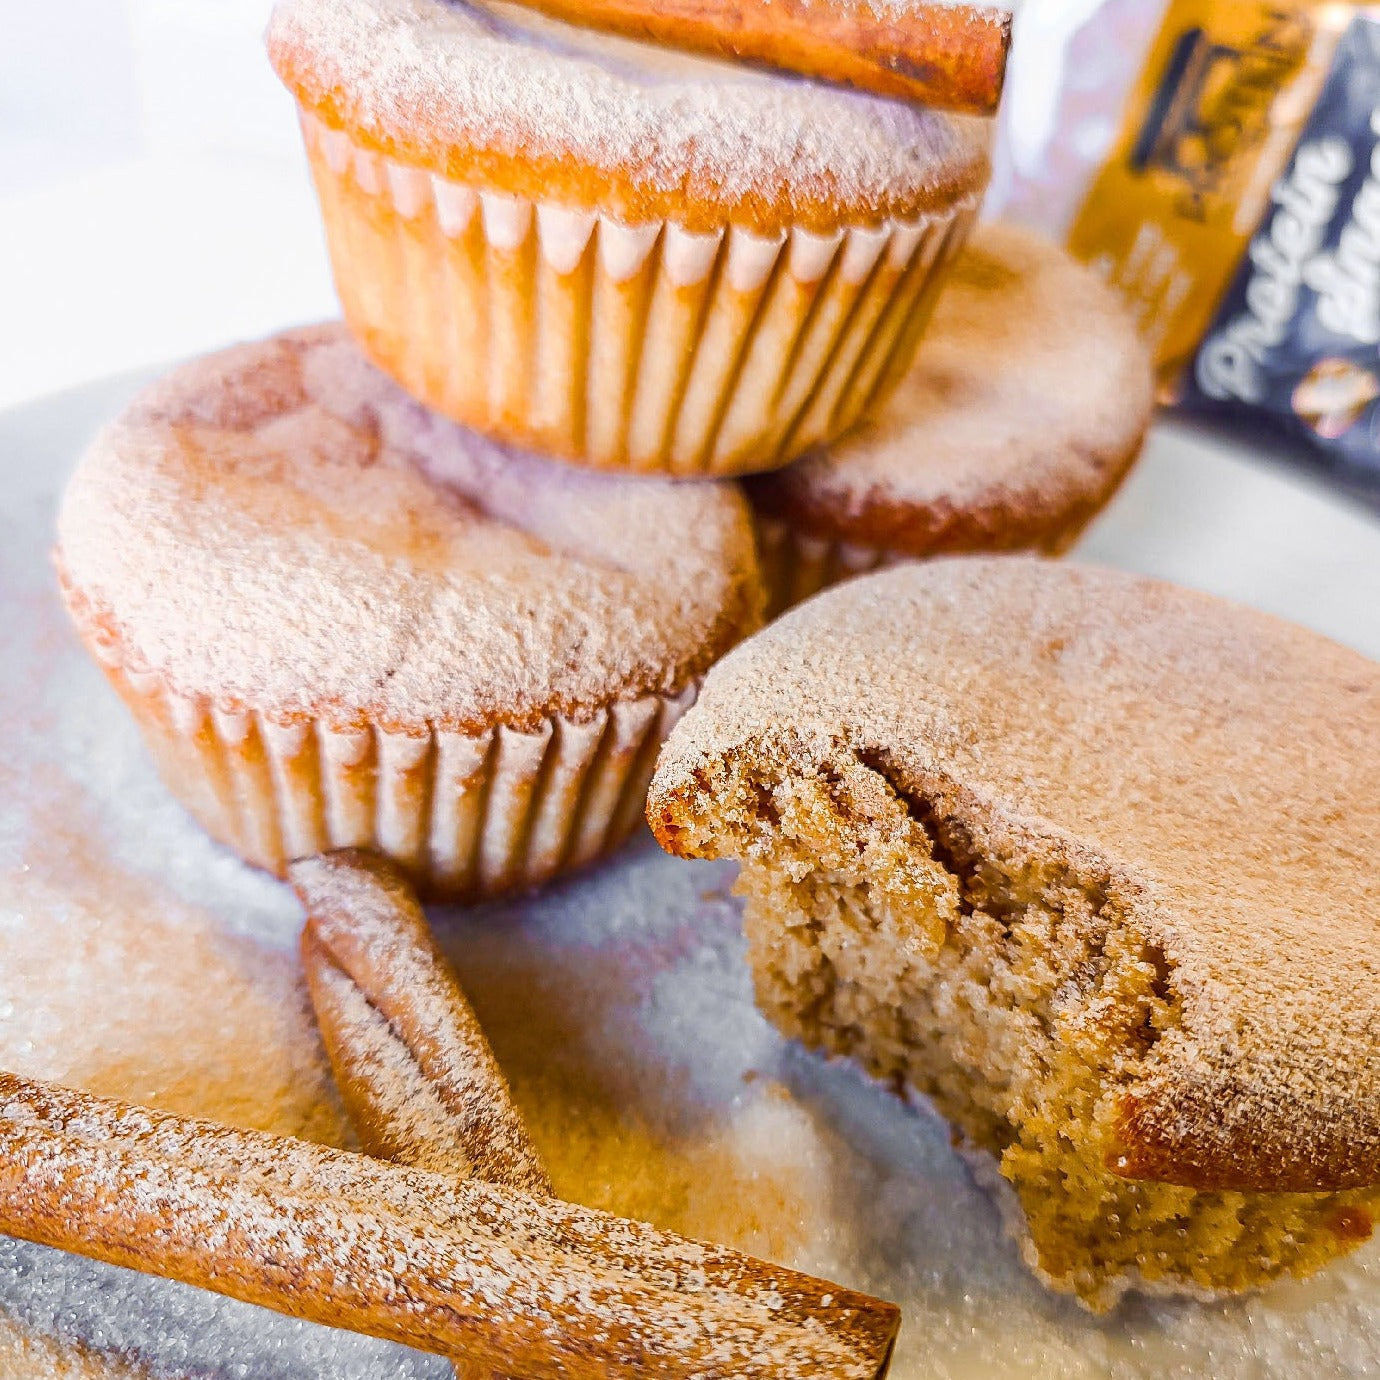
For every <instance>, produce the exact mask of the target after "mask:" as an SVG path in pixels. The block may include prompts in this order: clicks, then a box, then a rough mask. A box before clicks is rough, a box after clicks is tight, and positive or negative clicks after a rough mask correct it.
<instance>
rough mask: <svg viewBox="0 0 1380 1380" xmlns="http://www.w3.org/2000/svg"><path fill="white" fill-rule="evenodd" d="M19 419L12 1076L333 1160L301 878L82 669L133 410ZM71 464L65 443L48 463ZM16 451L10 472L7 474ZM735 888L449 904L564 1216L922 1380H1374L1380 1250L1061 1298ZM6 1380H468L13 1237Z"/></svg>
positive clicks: (403, 1355) (612, 877)
mask: <svg viewBox="0 0 1380 1380" xmlns="http://www.w3.org/2000/svg"><path fill="white" fill-rule="evenodd" d="M127 393H128V389H127V388H126V389H125V390H124V392H120V391H118V390H116V389H114V388H110V387H108V388H107V389H105V390H104V391H102V392H99V393H94V394H93V395H92V396H91V397H90V398H89V399H78V400H68V401H65V402H64V405H63V408H62V410H61V412H60V413H59V412H55V411H54V410H53V409H52V408H51V406H48V407H45V408H44V409H43V410H41V411H40V410H39V409H34V410H33V412H32V414H31V416H32V419H33V420H32V423H28V422H27V419H26V421H25V424H23V425H21V424H20V423H19V422H18V421H16V420H8V421H7V425H6V427H5V430H4V435H5V440H6V447H5V452H4V454H5V455H8V456H10V457H13V459H14V463H13V464H11V465H10V466H9V467H8V469H7V470H6V488H5V491H4V498H3V501H2V502H0V602H3V606H4V608H5V610H6V617H5V618H4V619H3V620H0V724H2V725H3V730H4V734H5V744H6V747H5V752H4V754H3V755H0V1066H4V1067H10V1068H19V1069H21V1070H22V1071H24V1072H26V1073H33V1074H35V1075H39V1076H45V1077H57V1078H62V1079H65V1080H68V1081H70V1082H72V1083H74V1084H77V1085H79V1086H82V1087H87V1088H91V1089H93V1090H96V1091H100V1092H103V1093H109V1094H112V1095H116V1096H123V1097H134V1098H139V1099H141V1100H144V1101H147V1102H150V1103H153V1104H154V1105H158V1106H165V1107H170V1108H172V1109H174V1110H177V1111H181V1112H188V1113H193V1114H198V1115H204V1116H209V1117H214V1118H217V1119H220V1120H228V1121H238V1122H240V1123H241V1124H252V1125H257V1126H261V1127H263V1128H265V1129H270V1130H275V1131H285V1132H289V1133H296V1134H305V1135H308V1136H310V1137H311V1138H313V1139H318V1140H328V1141H331V1140H338V1139H340V1138H341V1137H343V1136H344V1134H345V1131H344V1126H343V1122H342V1120H341V1114H340V1108H339V1106H338V1104H337V1103H336V1102H335V1100H334V1098H333V1096H332V1094H331V1092H330V1089H329V1082H328V1078H327V1076H326V1072H325V1067H324V1060H323V1056H322V1053H321V1050H320V1047H319V1044H318V1042H317V1040H316V1037H315V1034H314V1033H313V1031H312V1029H311V1026H310V1022H309V1018H308V1016H307V1015H306V1011H305V994H304V993H303V992H302V991H301V989H300V987H298V986H297V985H296V984H295V983H294V981H293V980H292V973H293V971H294V969H295V962H296V958H295V950H296V941H297V933H298V927H299V925H300V912H299V910H298V908H297V906H296V904H295V902H294V901H293V899H292V896H291V894H290V892H289V890H288V889H287V888H286V887H285V886H281V885H277V884H274V883H272V882H269V881H267V880H265V879H264V878H263V877H261V876H259V875H258V874H256V873H252V872H250V871H249V870H248V869H246V868H244V867H242V866H241V865H240V864H239V863H237V862H236V861H235V860H234V859H233V858H231V857H230V856H229V855H228V854H226V853H224V852H223V851H221V850H218V849H217V848H215V847H214V846H213V845H212V844H211V843H209V842H208V841H207V840H206V838H205V837H204V836H203V835H202V834H201V832H200V831H199V830H198V829H196V828H195V827H194V826H193V825H192V824H191V823H190V822H189V821H188V820H187V819H186V818H185V817H184V816H183V815H182V813H181V812H180V810H178V808H177V807H176V806H175V805H174V804H173V803H172V802H171V800H170V798H169V797H168V796H167V794H166V792H165V791H163V789H162V788H161V787H160V786H159V784H158V782H157V780H156V778H155V776H154V773H153V770H152V768H151V767H150V766H149V764H148V762H147V760H146V757H145V754H144V751H143V748H142V745H141V743H140V742H139V739H138V735H137V733H136V731H135V729H134V728H133V726H132V725H131V724H130V723H129V722H128V721H127V718H126V717H125V715H124V712H123V709H122V707H121V705H120V704H119V703H118V701H117V700H116V699H115V697H114V696H113V695H112V694H111V692H110V691H109V690H108V689H107V688H106V687H105V685H104V684H103V682H102V679H101V677H100V674H99V672H98V671H97V670H96V669H95V668H94V667H92V666H91V665H90V664H89V663H88V661H87V659H86V657H85V656H84V655H83V653H82V652H81V649H80V648H79V647H78V646H77V645H76V642H75V640H74V639H73V637H72V635H71V633H70V631H69V630H68V628H67V626H66V622H65V619H64V616H63V613H62V610H61V608H60V606H59V603H58V600H57V597H56V593H55V591H54V589H53V587H52V575H51V571H50V569H49V567H48V564H47V546H48V542H49V534H50V532H51V526H52V521H53V513H54V508H55V504H56V490H57V488H58V487H59V485H60V483H61V481H62V478H63V475H62V468H63V465H62V463H60V462H54V461H53V460H52V459H51V458H50V457H54V456H57V457H62V456H66V457H68V458H69V459H70V457H71V456H73V455H74V454H75V452H76V451H77V449H79V447H80V445H81V444H82V442H83V441H84V440H85V438H86V436H87V435H89V433H90V430H91V429H93V428H94V426H95V425H96V423H97V422H98V421H99V420H100V419H101V418H102V417H104V416H108V415H110V413H111V412H113V411H114V409H115V407H116V405H118V403H120V402H121V401H123V398H124V397H125V396H127ZM45 446H46V449H45V448H44V447H45ZM0 458H2V457H0ZM731 877H732V869H731V868H726V867H724V866H721V865H715V864H698V865H695V864H687V863H678V862H676V861H674V860H673V859H670V858H667V857H665V856H663V855H662V854H661V853H660V852H659V851H658V850H657V849H656V848H655V846H654V845H653V844H651V842H650V840H644V842H643V843H642V844H641V845H640V846H638V847H635V848H633V849H631V850H630V851H628V852H625V853H624V854H623V855H622V856H621V857H620V858H619V859H618V860H617V861H615V862H614V863H611V864H610V865H608V866H606V867H603V868H600V869H598V870H595V871H592V872H590V873H589V874H588V875H586V876H584V877H581V878H579V879H576V880H575V881H572V882H570V883H568V884H566V885H563V886H560V887H556V888H553V889H551V890H549V891H547V892H546V893H544V894H542V895H540V896H537V897H533V898H523V899H519V900H514V901H511V902H508V903H505V904H503V905H501V906H494V907H490V908H488V909H486V910H483V911H475V912H465V913H461V912H450V913H447V912H438V913H437V915H436V919H437V922H438V928H439V934H440V938H441V940H442V943H443V945H444V947H445V949H446V950H447V952H448V953H449V955H450V956H451V958H452V960H453V962H454V963H455V964H456V967H457V969H458V970H459V973H460V977H461V981H462V984H463V986H464V988H465V991H466V992H467V993H468V995H469V996H470V998H471V1000H472V1001H473V1003H474V1005H475V1008H476V1010H477V1011H478V1014H479V1017H480V1020H481V1023H482V1024H483V1027H484V1029H485V1031H486V1032H487V1033H488V1035H489V1037H490V1039H491V1041H492V1042H493V1045H494V1047H495V1050H496V1052H497V1055H498V1059H499V1063H500V1064H501V1066H502V1067H503V1069H504V1071H505V1073H506V1074H507V1075H508V1076H509V1078H510V1080H511V1081H512V1084H513V1090H514V1095H515V1097H516V1099H517V1101H518V1104H519V1106H520V1108H521V1110H522V1112H523V1115H524V1117H525V1118H526V1120H527V1123H528V1125H529V1126H530V1127H531V1129H532V1132H533V1136H534V1138H535V1139H536V1141H537V1143H538V1148H539V1149H540V1151H541V1153H542V1156H543V1158H544V1159H545V1161H546V1163H547V1164H548V1166H549V1167H550V1169H551V1172H552V1176H553V1178H554V1180H555V1184H556V1190H557V1192H558V1193H559V1194H560V1195H561V1196H562V1197H565V1198H568V1199H572V1200H575V1201H578V1202H583V1203H588V1204H590V1205H592V1206H598V1207H603V1208H607V1209H609V1210H612V1211H615V1212H618V1213H620V1214H621V1215H623V1216H628V1217H634V1218H639V1219H642V1220H648V1221H652V1222H655V1223H656V1224H657V1225H658V1226H663V1227H668V1228H672V1229H675V1230H678V1231H681V1232H684V1233H686V1234H687V1235H691V1236H696V1237H701V1238H706V1239H710V1240H719V1241H723V1242H726V1243H728V1244H731V1245H733V1246H736V1247H738V1248H740V1249H743V1250H747V1251H750V1252H751V1253H753V1254H755V1255H758V1256H762V1257H765V1258H768V1259H772V1260H778V1261H781V1262H782V1263H785V1264H790V1265H794V1266H796V1267H798V1268H803V1269H807V1270H810V1271H812V1272H815V1273H819V1274H822V1275H824V1276H826V1277H828V1278H833V1279H837V1280H839V1281H840V1282H842V1283H845V1284H848V1285H852V1286H854V1287H861V1288H864V1289H869V1290H871V1291H873V1292H875V1293H877V1294H879V1295H880V1296H882V1297H885V1298H890V1299H894V1300H895V1301H897V1302H898V1303H900V1304H901V1305H902V1307H903V1310H904V1313H905V1323H904V1326H903V1329H902V1333H901V1339H900V1343H899V1346H898V1351H897V1356H896V1360H895V1364H894V1366H893V1369H892V1372H891V1373H892V1375H893V1376H894V1377H895V1380H922V1377H923V1380H973V1377H979V1376H991V1375H1002V1376H1009V1377H1012V1380H1017V1378H1018V1377H1020V1378H1021V1380H1024V1377H1027V1376H1029V1377H1041V1380H1092V1377H1098V1380H1101V1377H1109V1378H1110V1380H1140V1378H1141V1377H1155V1378H1156V1380H1159V1378H1160V1377H1169V1376H1174V1377H1179V1376H1185V1377H1186V1376H1200V1375H1212V1376H1214V1377H1219V1378H1220V1380H1258V1377H1260V1376H1262V1375H1289V1374H1295V1373H1299V1372H1300V1370H1301V1368H1302V1369H1306V1371H1307V1373H1308V1375H1309V1376H1310V1378H1311V1377H1317V1380H1351V1377H1355V1376H1358V1375H1365V1374H1367V1373H1368V1371H1371V1370H1373V1369H1374V1367H1375V1359H1376V1357H1377V1356H1380V1248H1377V1247H1370V1248H1367V1249H1366V1250H1364V1251H1363V1252H1361V1253H1359V1254H1358V1255H1357V1256H1355V1257H1352V1258H1351V1259H1349V1260H1347V1261H1344V1262H1341V1263H1339V1264H1338V1265H1336V1266H1334V1267H1332V1268H1330V1269H1329V1270H1327V1271H1326V1272H1325V1273H1324V1274H1322V1275H1320V1276H1319V1277H1318V1278H1317V1279H1315V1280H1312V1281H1310V1282H1308V1283H1306V1284H1300V1285H1289V1286H1286V1287H1284V1288H1279V1289H1274V1290H1271V1291H1270V1292H1269V1293H1267V1294H1263V1295H1261V1296H1259V1297H1256V1298H1248V1299H1243V1300H1240V1301H1237V1302H1235V1303H1223V1304H1214V1305H1207V1306H1204V1305H1198V1304H1190V1303H1169V1302H1165V1303H1136V1304H1133V1305H1131V1306H1130V1307H1128V1308H1125V1309H1123V1310H1122V1311H1121V1312H1118V1313H1117V1314H1116V1315H1114V1316H1113V1317H1112V1318H1111V1319H1108V1320H1104V1321H1100V1322H1099V1321H1094V1320H1091V1319H1090V1318H1088V1317H1087V1316H1086V1315H1085V1314H1083V1313H1082V1312H1081V1310H1079V1309H1078V1308H1077V1307H1076V1306H1075V1305H1073V1304H1072V1303H1070V1302H1069V1301H1067V1300H1060V1299H1055V1298H1051V1297H1050V1296H1049V1295H1048V1294H1047V1293H1046V1292H1045V1291H1044V1290H1043V1289H1042V1288H1041V1286H1040V1285H1039V1284H1038V1283H1036V1282H1035V1281H1034V1280H1033V1279H1031V1278H1029V1277H1028V1275H1027V1272H1026V1271H1025V1268H1024V1266H1023V1265H1022V1264H1021V1263H1020V1260H1019V1258H1018V1256H1017V1254H1016V1250H1015V1248H1014V1247H1013V1246H1011V1245H1010V1244H1009V1243H1008V1242H1007V1241H1006V1240H1005V1239H1004V1237H1003V1236H1002V1232H1001V1228H1000V1224H999V1222H998V1220H997V1217H996V1214H995V1213H994V1212H993V1210H992V1208H991V1206H990V1204H989V1202H988V1200H987V1198H986V1196H985V1195H984V1194H983V1193H982V1192H981V1190H979V1189H977V1188H976V1187H974V1185H973V1184H972V1182H971V1181H970V1180H969V1178H968V1176H967V1174H966V1172H965V1171H964V1169H963V1167H962V1165H961V1164H960V1162H959V1161H958V1159H957V1158H956V1157H955V1155H954V1154H953V1152H952V1150H951V1148H950V1145H949V1139H948V1132H947V1128H945V1127H943V1126H942V1125H940V1124H939V1123H938V1122H937V1121H936V1120H934V1119H933V1118H931V1117H929V1116H926V1115H924V1114H922V1113H916V1112H913V1111H909V1110H907V1109H906V1108H905V1107H904V1106H903V1105H902V1104H901V1103H900V1102H899V1101H898V1100H896V1099H895V1098H893V1097H892V1096H890V1095H889V1094H887V1093H886V1092H884V1091H883V1090H881V1089H878V1088H875V1087H872V1086H870V1085H869V1084H867V1083H865V1082H863V1081H862V1080H861V1079H859V1078H858V1077H857V1076H856V1075H855V1074H854V1073H852V1072H851V1071H849V1070H847V1069H843V1068H833V1067H827V1066H822V1065H821V1064H820V1063H819V1062H818V1061H817V1060H816V1059H813V1058H811V1057H809V1056H807V1055H805V1054H803V1053H800V1052H799V1051H796V1050H793V1049H791V1048H789V1047H787V1046H785V1045H783V1044H782V1042H781V1041H780V1040H779V1038H778V1037H777V1036H776V1035H775V1034H774V1033H773V1032H772V1031H771V1030H770V1028H769V1027H768V1026H767V1025H766V1023H765V1021H763V1019H762V1018H761V1017H760V1016H759V1015H758V1014H757V1012H756V1011H755V1010H754V1009H753V1005H752V996H751V991H750V984H749V980H748V974H747V969H746V964H745V962H744V959H743V954H742V938H741V935H740V933H739V927H738V917H737V905H736V902H735V901H734V900H733V899H732V898H731V896H730V895H729V894H728V886H729V884H730V882H731ZM0 1374H6V1375H14V1376H16V1377H17V1376H24V1377H29V1376H37V1375H43V1376H54V1377H60V1380H68V1377H82V1380H88V1378H91V1380H95V1378H96V1377H99V1380H116V1378H117V1377H118V1380H132V1378H133V1377H134V1376H138V1377H140V1380H146V1377H149V1376H153V1377H158V1380H174V1378H177V1377H184V1376H186V1377H206V1376H212V1375H214V1376H224V1377H227V1378H228V1380H449V1378H450V1375H451V1371H450V1367H449V1365H448V1364H447V1363H446V1362H444V1361H442V1360H440V1359H438V1358H435V1357H428V1356H423V1355H420V1354H419V1353H416V1352H412V1351H407V1350H404V1349H403V1348H400V1347H395V1346H389V1345H385V1344H383V1343H378V1342H372V1341H370V1340H368V1339H366V1338H362V1337H357V1336H354V1335H351V1334H347V1333H341V1332H336V1331H331V1330H327V1329H325V1328H320V1327H314V1326H311V1325H308V1324H304V1323H298V1322H294V1321H292V1320H290V1319H286V1318H280V1317H278V1316H277V1315H275V1314H271V1313H266V1312H264V1311H263V1310H261V1309H257V1308H251V1307H248V1306H245V1305H240V1304H235V1303H231V1302H229V1301H227V1300H224V1299H220V1298H217V1297H215V1296H213V1295H210V1294H207V1293H204V1292H203V1291H200V1290H196V1289H191V1288H185V1287H182V1286H178V1285H172V1284H166V1283H164V1282H163V1281H160V1280H155V1279H150V1278H147V1277H144V1276H139V1275H134V1274H130V1273H129V1272H127V1271H122V1270H116V1269H111V1268H108V1267H104V1266H100V1265H97V1264H94V1263H92V1262H89V1261H85V1260H81V1259H78V1258H76V1257H72V1256H65V1255H61V1254H58V1253H56V1252H53V1251H48V1250H44V1249H42V1248H39V1247H34V1246H28V1245H25V1244H22V1243H17V1242H12V1241H6V1240H3V1239H0Z"/></svg>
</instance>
